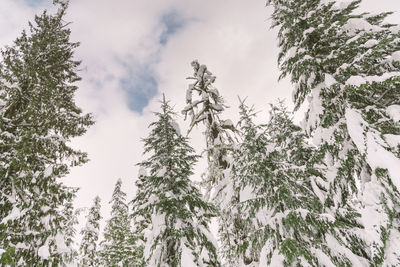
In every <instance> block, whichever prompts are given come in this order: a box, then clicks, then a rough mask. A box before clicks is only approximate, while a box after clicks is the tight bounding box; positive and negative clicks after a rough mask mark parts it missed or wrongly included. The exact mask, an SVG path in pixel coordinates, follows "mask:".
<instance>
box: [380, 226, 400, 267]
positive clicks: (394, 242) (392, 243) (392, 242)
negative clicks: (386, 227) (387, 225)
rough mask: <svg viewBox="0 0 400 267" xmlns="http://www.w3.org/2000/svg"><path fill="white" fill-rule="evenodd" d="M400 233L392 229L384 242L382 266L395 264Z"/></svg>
mask: <svg viewBox="0 0 400 267" xmlns="http://www.w3.org/2000/svg"><path fill="white" fill-rule="evenodd" d="M399 248H400V233H399V232H398V231H393V232H392V233H391V234H390V235H389V239H388V241H387V244H386V251H385V260H384V262H383V264H382V266H396V265H397V264H398V263H399V258H400V250H399Z"/></svg>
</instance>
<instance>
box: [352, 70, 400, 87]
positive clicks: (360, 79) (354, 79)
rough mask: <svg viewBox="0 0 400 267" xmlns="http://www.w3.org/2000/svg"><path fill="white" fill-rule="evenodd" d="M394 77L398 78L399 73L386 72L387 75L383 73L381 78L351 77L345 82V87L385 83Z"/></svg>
mask: <svg viewBox="0 0 400 267" xmlns="http://www.w3.org/2000/svg"><path fill="white" fill-rule="evenodd" d="M396 76H400V72H388V73H384V74H383V75H381V76H377V75H374V76H366V77H363V76H351V77H350V78H349V79H348V80H347V81H346V84H347V85H351V86H360V85H362V84H365V83H373V82H377V83H381V82H384V81H386V80H387V79H390V78H393V77H396Z"/></svg>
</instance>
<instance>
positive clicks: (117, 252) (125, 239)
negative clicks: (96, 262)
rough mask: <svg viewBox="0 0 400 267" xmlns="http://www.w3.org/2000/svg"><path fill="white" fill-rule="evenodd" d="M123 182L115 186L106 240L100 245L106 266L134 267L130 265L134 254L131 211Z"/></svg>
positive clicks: (105, 234) (119, 181)
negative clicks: (122, 188)
mask: <svg viewBox="0 0 400 267" xmlns="http://www.w3.org/2000/svg"><path fill="white" fill-rule="evenodd" d="M121 185H122V180H121V179H118V181H117V183H116V184H115V188H114V192H113V194H112V199H111V201H110V204H111V205H112V206H111V218H110V219H109V220H108V221H107V224H106V227H105V229H104V232H103V233H104V234H103V235H104V240H103V241H102V242H101V243H100V247H101V248H100V256H101V262H102V264H103V265H104V266H109V267H112V266H124V267H127V266H134V265H133V264H130V262H129V261H130V259H131V258H132V257H131V254H132V253H133V252H134V245H133V240H132V233H131V225H130V217H129V209H128V205H127V204H126V194H125V193H124V192H123V191H122V190H121Z"/></svg>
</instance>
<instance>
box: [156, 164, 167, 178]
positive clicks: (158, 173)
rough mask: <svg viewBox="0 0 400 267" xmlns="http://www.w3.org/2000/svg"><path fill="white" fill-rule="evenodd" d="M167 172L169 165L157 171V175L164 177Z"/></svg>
mask: <svg viewBox="0 0 400 267" xmlns="http://www.w3.org/2000/svg"><path fill="white" fill-rule="evenodd" d="M166 172H167V167H165V166H163V167H162V168H161V169H160V170H159V171H158V172H157V173H156V176H159V177H162V176H164V174H165V173H166Z"/></svg>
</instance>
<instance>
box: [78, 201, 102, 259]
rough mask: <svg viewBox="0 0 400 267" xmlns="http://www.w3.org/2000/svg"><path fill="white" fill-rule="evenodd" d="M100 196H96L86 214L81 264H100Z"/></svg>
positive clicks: (80, 256) (80, 252)
mask: <svg viewBox="0 0 400 267" xmlns="http://www.w3.org/2000/svg"><path fill="white" fill-rule="evenodd" d="M100 201H101V200H100V197H98V196H96V197H95V198H94V201H93V206H92V207H90V209H89V213H88V214H87V216H86V224H85V226H84V227H83V228H82V230H81V235H82V241H81V245H80V247H79V266H81V267H89V266H100V263H101V259H100V255H99V254H100V253H99V248H98V240H99V235H100V220H101V219H102V217H101V214H100V208H101V206H100Z"/></svg>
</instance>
